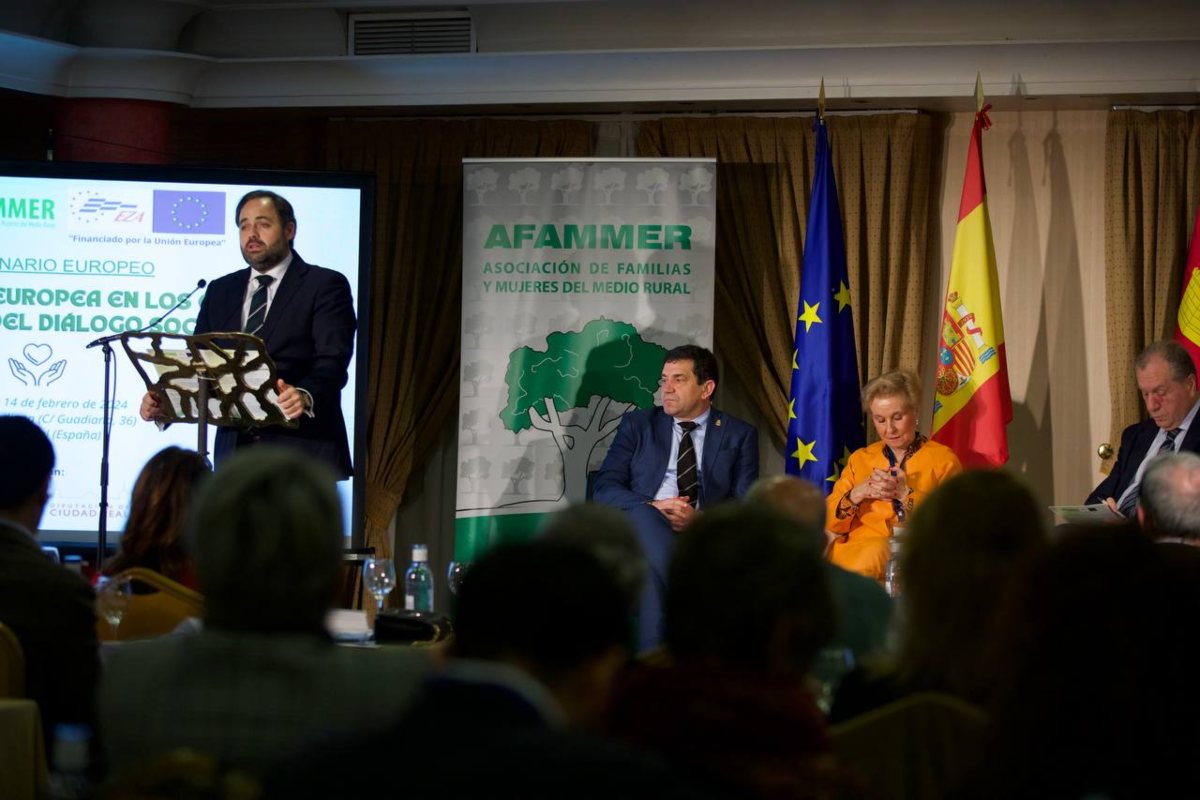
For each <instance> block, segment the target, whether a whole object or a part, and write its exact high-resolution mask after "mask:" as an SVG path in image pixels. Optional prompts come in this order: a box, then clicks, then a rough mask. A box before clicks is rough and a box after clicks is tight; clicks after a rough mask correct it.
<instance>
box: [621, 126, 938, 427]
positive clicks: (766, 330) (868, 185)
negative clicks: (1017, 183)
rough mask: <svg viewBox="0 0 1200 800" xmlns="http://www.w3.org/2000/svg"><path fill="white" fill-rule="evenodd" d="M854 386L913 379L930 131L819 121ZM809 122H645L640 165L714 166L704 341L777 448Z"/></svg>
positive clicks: (808, 180) (920, 319) (806, 183)
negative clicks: (883, 376) (842, 250)
mask: <svg viewBox="0 0 1200 800" xmlns="http://www.w3.org/2000/svg"><path fill="white" fill-rule="evenodd" d="M828 125H829V139H830V146H831V147H832V149H833V159H834V173H835V176H836V178H837V185H838V195H839V199H840V201H841V207H842V222H843V226H844V230H845V238H846V259H847V267H848V270H849V274H850V284H851V286H850V296H851V302H852V304H853V309H854V325H855V340H856V344H857V348H858V366H859V372H860V378H864V379H865V378H869V377H871V376H874V375H877V374H879V373H880V372H883V371H884V370H887V369H893V368H896V367H907V368H909V369H912V370H914V371H915V370H919V367H920V364H921V357H922V352H921V351H922V347H921V333H922V330H923V324H924V313H925V312H924V292H925V263H926V259H927V245H928V239H929V191H930V182H931V165H930V158H931V147H932V134H931V127H932V126H931V122H930V119H929V117H928V116H925V115H920V114H879V115H863V116H851V117H830V118H828ZM813 148H814V145H813V131H812V118H811V117H807V118H806V117H787V118H741V117H722V118H699V119H662V120H653V121H647V122H643V123H642V126H641V130H640V132H639V135H638V146H637V152H638V155H639V156H644V157H687V156H691V157H714V158H716V159H717V160H718V164H717V196H718V199H717V252H716V270H717V292H716V309H715V313H716V319H715V322H714V327H715V331H714V337H713V338H714V340H715V341H716V343H717V347H718V352H720V353H721V354H722V357H723V361H725V362H726V363H727V364H729V365H730V366H731V367H732V369H733V370H734V371H735V372H736V373H737V375H738V377H739V379H740V380H741V382H742V383H743V384H745V387H746V390H747V392H748V393H749V395H750V397H751V398H752V399H753V401H754V403H755V405H756V406H757V407H758V409H759V410H760V411H761V413H762V414H763V418H764V419H766V420H768V421H769V422H770V423H771V427H772V433H773V435H774V436H775V438H776V440H777V441H779V442H782V441H783V437H784V432H785V431H786V429H787V401H788V394H789V392H790V389H791V369H792V366H791V365H792V349H793V344H794V342H793V337H794V334H795V320H796V301H797V300H796V298H797V297H798V296H799V289H800V263H801V254H802V252H803V246H804V234H805V220H806V216H807V211H808V202H809V190H810V188H811V186H812V172H813Z"/></svg>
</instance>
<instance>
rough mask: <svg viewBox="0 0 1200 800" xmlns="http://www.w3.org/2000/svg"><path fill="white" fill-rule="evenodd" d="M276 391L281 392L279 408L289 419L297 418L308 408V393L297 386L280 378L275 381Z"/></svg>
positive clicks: (278, 401) (278, 402)
mask: <svg viewBox="0 0 1200 800" xmlns="http://www.w3.org/2000/svg"><path fill="white" fill-rule="evenodd" d="M275 391H276V392H277V393H278V394H279V399H278V400H277V401H276V402H277V404H278V405H279V410H280V411H282V412H283V415H284V416H285V417H287V418H288V419H295V418H296V417H298V416H300V415H301V414H303V413H304V412H305V411H307V410H308V406H309V403H310V402H311V401H310V400H308V399H307V398H308V396H309V395H308V393H307V392H302V391H300V390H299V389H297V388H296V387H295V386H292V385H291V384H289V383H287V382H286V381H284V380H283V378H280V379H279V380H278V381H276V383H275Z"/></svg>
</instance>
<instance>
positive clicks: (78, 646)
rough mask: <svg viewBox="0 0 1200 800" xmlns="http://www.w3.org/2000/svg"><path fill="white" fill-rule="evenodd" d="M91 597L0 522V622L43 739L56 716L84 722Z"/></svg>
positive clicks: (92, 684)
mask: <svg viewBox="0 0 1200 800" xmlns="http://www.w3.org/2000/svg"><path fill="white" fill-rule="evenodd" d="M94 600H95V596H94V595H93V593H92V588H91V587H90V586H88V585H87V582H86V581H84V579H83V578H81V577H79V576H78V575H76V574H75V573H73V572H71V571H70V570H68V569H67V568H66V567H60V566H59V565H58V564H55V563H54V562H53V561H51V560H50V559H49V558H47V557H46V555H45V554H44V553H43V552H42V549H41V547H39V546H38V543H37V542H36V541H34V539H33V537H31V536H30V535H29V534H28V533H26V532H25V531H24V530H23V529H22V528H19V527H16V526H14V525H11V524H10V523H8V522H4V521H0V622H3V623H4V624H5V625H7V626H8V627H10V628H12V631H13V633H15V634H16V636H17V639H18V640H20V642H21V649H22V650H24V652H25V693H26V694H27V695H28V696H29V697H30V698H32V699H34V700H36V701H37V704H38V708H39V710H40V711H41V713H42V730H43V731H45V733H46V736H47V740H48V739H49V737H50V736H51V735H52V734H53V731H54V726H55V725H57V724H58V723H61V722H84V723H87V724H92V722H93V719H94V715H95V695H96V681H97V678H98V677H99V674H100V661H99V657H98V655H97V642H96V614H95V609H94Z"/></svg>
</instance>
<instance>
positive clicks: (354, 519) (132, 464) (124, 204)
mask: <svg viewBox="0 0 1200 800" xmlns="http://www.w3.org/2000/svg"><path fill="white" fill-rule="evenodd" d="M371 185H372V184H371V183H370V178H369V176H365V175H354V174H331V173H303V172H255V171H244V170H243V171H229V170H202V169H182V168H175V167H145V166H137V167H133V166H123V165H122V166H118V165H99V164H89V165H82V164H55V163H8V164H4V163H0V357H2V358H0V413H4V414H19V415H23V416H27V417H29V418H31V419H33V420H34V421H35V422H37V423H38V424H39V425H40V426H41V427H42V429H43V430H45V431H46V433H47V434H48V435H49V436H50V439H51V441H52V442H53V443H54V449H55V453H56V457H57V461H56V465H55V469H54V477H53V481H52V483H51V492H52V493H53V496H52V497H51V500H50V504H49V505H48V506H47V508H46V513H45V516H44V517H43V518H42V533H41V539H42V541H43V542H44V543H60V544H87V543H95V541H96V537H97V531H98V526H99V515H100V471H101V470H100V467H101V442H102V439H103V425H102V408H103V402H104V355H103V349H102V348H100V347H94V348H88V347H87V345H88V343H89V342H92V341H94V340H95V339H97V338H99V337H103V336H108V335H111V334H119V333H123V332H127V331H133V330H137V329H138V328H141V327H142V326H144V325H147V324H149V323H151V322H152V321H153V320H155V319H157V318H159V317H161V316H162V315H163V314H164V313H165V312H166V311H167V310H168V309H169V308H170V307H171V306H172V305H174V304H175V303H176V302H177V301H178V300H179V299H180V298H182V297H183V296H185V295H186V294H187V293H188V292H190V291H191V290H193V289H195V288H196V285H197V282H198V281H199V280H201V279H203V280H205V281H208V282H212V281H213V280H214V279H216V278H219V277H221V276H222V275H225V274H227V273H230V272H233V271H235V270H238V269H244V268H246V263H245V261H244V260H243V259H242V256H241V249H240V246H239V242H238V228H237V224H236V222H235V221H234V212H235V209H236V206H237V202H238V200H239V199H240V198H241V197H242V195H244V194H245V193H246V192H249V191H251V190H253V189H270V190H273V191H276V192H278V193H279V194H281V195H282V196H284V197H286V198H287V199H288V200H290V201H291V203H292V205H293V207H294V208H295V212H296V238H295V250H296V252H297V253H298V254H300V255H301V256H302V257H303V258H304V260H305V261H307V262H308V263H310V264H319V265H321V266H323V267H328V268H330V269H334V270H337V271H339V272H341V273H343V274H344V275H345V276H346V278H347V279H348V280H349V281H350V287H351V291H352V292H353V294H354V299H355V306H356V310H357V312H358V319H359V329H358V330H359V335H358V336H357V337H356V339H355V358H354V360H353V361H352V363H351V365H350V377H349V381H348V383H347V385H346V387H345V388H344V389H343V390H342V406H343V408H342V411H343V413H344V415H345V417H346V425H347V427H348V433H349V435H350V441H351V445H352V448H353V455H354V464H355V469H356V472H358V473H359V475H360V476H361V474H362V462H361V458H360V453H361V450H362V447H361V439H362V436H361V430H360V425H359V422H358V421H359V420H360V419H361V417H360V415H359V414H357V413H356V411H357V410H358V404H359V402H361V400H362V395H363V386H362V385H361V384H360V376H363V375H365V365H366V363H367V362H366V353H365V352H364V348H365V344H366V337H365V336H364V334H363V331H365V330H366V320H365V310H366V309H367V307H368V305H367V298H366V297H364V294H363V292H364V290H365V288H366V286H367V285H368V282H367V280H366V275H367V270H368V265H369V261H370V256H369V240H370V233H369V229H368V220H370V218H371V215H370V204H371V199H372V198H371V196H370V195H371V192H370V187H371ZM203 296H204V290H203V289H201V290H200V291H198V292H196V293H195V295H193V296H192V298H191V299H189V300H187V301H186V302H184V303H183V305H182V306H181V307H180V308H179V309H178V310H176V311H175V312H174V313H173V314H171V315H170V316H168V317H167V318H166V319H164V320H162V321H161V322H160V323H158V324H155V325H153V326H152V327H151V328H150V331H152V332H164V333H176V334H190V333H192V332H193V331H194V328H195V324H196V314H197V312H198V310H199V308H200V301H201V300H202V299H203ZM113 361H114V362H115V363H116V374H115V386H114V387H113V391H112V397H113V400H114V402H113V407H112V428H111V447H110V453H109V481H108V504H109V505H108V515H107V516H108V526H107V530H108V536H107V539H108V542H109V543H110V545H111V544H113V543H115V542H116V541H117V540H118V539H119V538H120V535H121V532H122V531H123V530H124V528H125V520H126V516H127V514H128V507H129V499H130V492H131V490H132V488H133V484H134V481H135V480H136V478H137V475H138V472H139V471H140V470H141V468H142V466H143V465H144V464H145V462H146V461H147V460H148V459H149V458H150V457H151V456H152V455H154V454H155V453H156V452H158V451H159V450H161V449H162V448H164V447H167V446H169V445H178V446H180V447H186V448H189V449H195V448H196V445H197V430H196V426H195V425H187V424H176V425H172V426H169V427H168V428H167V429H166V430H164V431H160V430H158V428H157V427H156V426H155V425H154V424H152V423H148V422H144V421H142V419H141V418H140V417H139V415H138V409H139V406H140V404H141V398H142V395H143V394H144V392H145V386H144V384H143V383H142V380H141V377H140V376H139V375H138V372H137V370H135V369H134V367H133V365H132V364H131V363H130V362H129V360H128V358H127V356H126V354H125V352H124V350H123V349H122V348H121V347H120V345H119V344H116V345H114V348H113ZM317 412H318V413H320V410H319V409H318V410H317ZM215 434H216V429H215V427H210V429H209V435H208V442H209V449H210V450H211V449H212V444H213V442H214V440H215ZM360 484H361V480H354V479H352V480H349V481H343V482H341V483H339V484H338V489H339V492H340V493H341V496H342V504H343V509H344V513H345V518H346V527H345V534H346V536H347V537H351V536H353V541H361V531H360V530H359V527H360V525H361V523H360V522H359V521H360V520H361V518H362V515H361V513H359V512H360V509H361V502H362V499H361V495H362V492H361V486H360Z"/></svg>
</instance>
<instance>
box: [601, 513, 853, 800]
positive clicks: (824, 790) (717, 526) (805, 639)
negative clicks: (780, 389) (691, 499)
mask: <svg viewBox="0 0 1200 800" xmlns="http://www.w3.org/2000/svg"><path fill="white" fill-rule="evenodd" d="M817 535H818V533H817V531H816V530H811V529H810V530H807V531H805V530H802V529H800V528H799V526H798V525H797V523H795V522H794V521H792V520H791V519H788V518H786V517H784V516H782V515H779V514H777V513H775V512H774V511H771V510H770V509H763V508H752V507H744V506H725V507H722V508H718V509H714V510H712V511H710V512H708V513H706V514H704V515H703V516H701V517H700V518H699V519H697V520H696V521H695V522H694V523H692V524H691V526H689V528H688V530H687V535H686V536H683V537H681V538H680V540H679V545H678V547H677V548H676V549H675V557H674V559H673V560H672V562H671V571H670V575H669V580H668V582H667V598H666V601H667V605H666V613H667V617H666V637H667V641H666V644H667V650H668V653H669V655H670V659H669V662H668V663H666V664H664V665H658V664H650V663H643V664H639V665H637V666H636V667H633V668H631V669H630V671H629V672H628V674H627V675H626V677H625V678H624V679H623V681H622V683H621V685H620V688H619V689H618V693H617V697H616V700H615V702H614V705H613V710H612V713H611V715H610V729H611V732H612V733H613V734H614V735H616V736H618V737H620V738H622V739H624V740H625V741H627V742H629V743H631V744H633V745H636V746H639V747H644V748H648V749H650V750H652V751H654V752H657V753H658V754H659V755H661V756H662V757H664V758H665V759H666V760H667V761H668V762H669V763H671V764H672V765H674V766H675V767H676V768H677V769H679V770H680V771H681V772H682V773H684V774H686V775H689V776H690V777H691V778H692V779H693V780H696V781H697V782H702V783H704V784H705V785H708V786H712V787H714V788H716V789H717V790H719V791H722V792H727V793H729V794H730V795H733V796H738V797H763V798H769V797H825V796H840V795H839V792H840V791H841V790H842V789H844V788H845V786H844V785H843V781H844V777H843V775H842V773H841V772H840V770H839V769H838V768H837V767H836V765H835V764H834V762H833V760H832V756H830V755H829V748H828V741H827V739H826V731H825V721H824V719H823V717H822V714H821V712H820V710H819V709H818V708H817V705H816V700H815V697H814V696H813V693H812V691H811V690H810V689H809V687H808V684H807V682H806V676H807V674H808V671H809V668H810V666H811V664H812V662H813V659H814V657H815V655H816V653H817V652H818V651H819V650H820V649H821V647H822V646H823V645H824V644H825V643H826V642H827V641H828V640H829V638H830V636H831V635H832V633H833V630H834V619H833V614H834V610H833V598H832V596H831V594H830V591H829V582H828V577H827V574H826V571H825V568H824V565H823V563H822V560H821V553H820V550H819V548H816V547H813V546H812V544H811V540H812V538H813V537H815V536H817Z"/></svg>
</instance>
